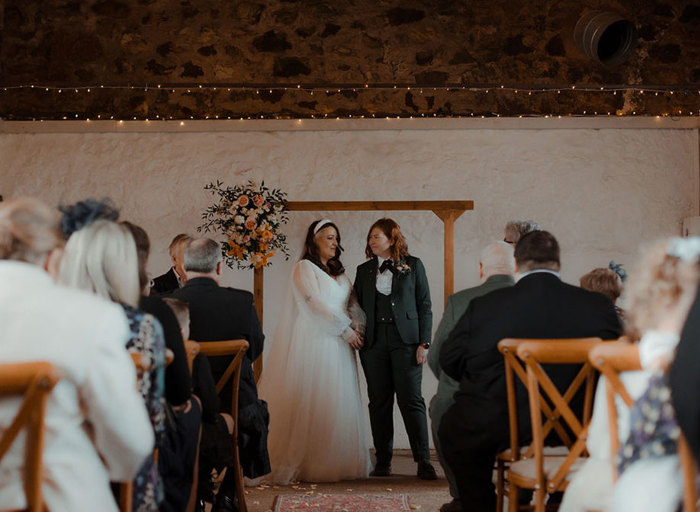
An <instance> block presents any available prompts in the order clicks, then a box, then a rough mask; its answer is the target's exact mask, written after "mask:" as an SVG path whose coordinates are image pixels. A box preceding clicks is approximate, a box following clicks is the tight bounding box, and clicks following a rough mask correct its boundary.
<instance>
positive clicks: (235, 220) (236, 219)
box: [233, 215, 245, 224]
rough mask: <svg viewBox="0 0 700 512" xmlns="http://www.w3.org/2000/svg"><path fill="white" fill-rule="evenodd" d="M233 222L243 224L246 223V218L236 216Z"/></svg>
mask: <svg viewBox="0 0 700 512" xmlns="http://www.w3.org/2000/svg"><path fill="white" fill-rule="evenodd" d="M233 222H235V223H236V224H243V223H244V222H245V217H244V216H243V215H236V216H235V217H234V218H233Z"/></svg>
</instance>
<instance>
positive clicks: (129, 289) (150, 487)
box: [59, 220, 165, 512]
mask: <svg viewBox="0 0 700 512" xmlns="http://www.w3.org/2000/svg"><path fill="white" fill-rule="evenodd" d="M59 280H60V282H61V283H63V284H65V285H67V286H70V287H73V288H79V289H82V290H86V291H90V292H92V293H95V294H96V295H99V296H101V297H104V298H106V299H110V300H112V301H114V302H117V303H118V304H120V305H121V306H122V309H123V310H124V313H125V314H126V317H127V319H128V321H129V329H130V332H131V335H130V337H129V339H128V341H127V343H126V348H127V349H128V350H129V351H130V352H135V353H139V354H141V355H142V356H143V357H144V359H145V361H146V366H148V370H145V371H144V372H143V374H141V375H139V377H138V379H137V383H138V389H139V391H140V392H141V396H142V397H143V399H144V401H145V402H146V407H147V408H148V412H149V414H150V418H151V425H152V427H153V431H154V432H155V435H156V445H158V446H160V444H161V438H162V436H163V433H164V432H165V397H164V388H165V341H164V339H163V330H162V328H161V326H160V323H159V322H158V321H157V320H156V319H155V318H154V317H153V316H152V315H150V314H148V313H144V312H143V311H141V310H140V309H138V308H137V305H138V300H139V296H140V286H139V276H138V256H137V253H136V244H135V243H134V239H133V237H132V236H131V233H130V232H129V230H128V229H127V228H126V227H125V226H122V225H120V224H117V223H116V222H112V221H107V220H95V221H93V222H92V223H90V224H88V225H87V226H85V227H82V228H80V229H78V230H77V231H75V232H74V233H73V234H72V235H71V236H70V238H69V239H68V242H67V243H66V249H65V254H64V256H63V260H62V261H61V266H60V270H59ZM132 385H133V384H132ZM133 497H134V510H137V511H153V512H155V511H157V510H158V507H159V506H160V505H161V503H162V502H163V485H162V481H161V479H160V477H159V475H158V468H157V464H156V461H154V460H153V457H148V458H147V459H146V461H145V463H144V464H143V466H142V467H141V469H140V470H139V473H138V475H137V476H136V478H135V479H134V493H133Z"/></svg>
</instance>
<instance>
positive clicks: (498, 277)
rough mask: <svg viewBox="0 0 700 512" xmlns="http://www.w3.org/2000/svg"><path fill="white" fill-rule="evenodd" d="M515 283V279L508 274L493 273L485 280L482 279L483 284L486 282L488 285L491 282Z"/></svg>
mask: <svg viewBox="0 0 700 512" xmlns="http://www.w3.org/2000/svg"><path fill="white" fill-rule="evenodd" d="M513 283H515V279H513V276H511V275H509V274H494V275H492V276H489V277H488V279H486V281H484V283H483V284H488V285H489V286H490V285H492V284H513Z"/></svg>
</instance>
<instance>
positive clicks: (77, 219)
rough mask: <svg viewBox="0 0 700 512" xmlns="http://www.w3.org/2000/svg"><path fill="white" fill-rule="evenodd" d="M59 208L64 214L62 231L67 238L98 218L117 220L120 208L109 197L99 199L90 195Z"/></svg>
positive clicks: (62, 216)
mask: <svg viewBox="0 0 700 512" xmlns="http://www.w3.org/2000/svg"><path fill="white" fill-rule="evenodd" d="M58 210H59V211H60V212H61V214H62V215H61V231H62V232H63V238H64V239H65V240H68V238H69V237H70V236H71V235H72V234H73V233H74V232H76V231H78V230H79V229H80V228H82V227H84V226H87V225H88V224H90V223H91V222H93V221H95V220H97V219H103V220H111V221H114V222H116V221H117V219H118V218H119V209H118V208H117V207H116V206H115V205H114V203H113V202H112V200H111V199H110V198H108V197H105V198H103V199H99V200H98V199H94V198H92V197H89V198H87V199H85V200H83V201H78V202H77V203H74V204H69V205H60V206H59V207H58Z"/></svg>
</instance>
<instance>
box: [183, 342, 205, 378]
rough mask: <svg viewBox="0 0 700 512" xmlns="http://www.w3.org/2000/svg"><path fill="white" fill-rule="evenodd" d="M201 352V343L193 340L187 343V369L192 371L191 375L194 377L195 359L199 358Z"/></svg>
mask: <svg viewBox="0 0 700 512" xmlns="http://www.w3.org/2000/svg"><path fill="white" fill-rule="evenodd" d="M200 350H201V348H200V346H199V343H197V342H196V341H192V340H187V341H185V354H186V355H187V367H188V368H189V369H190V375H192V367H193V366H194V358H195V357H197V354H199V351H200Z"/></svg>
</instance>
